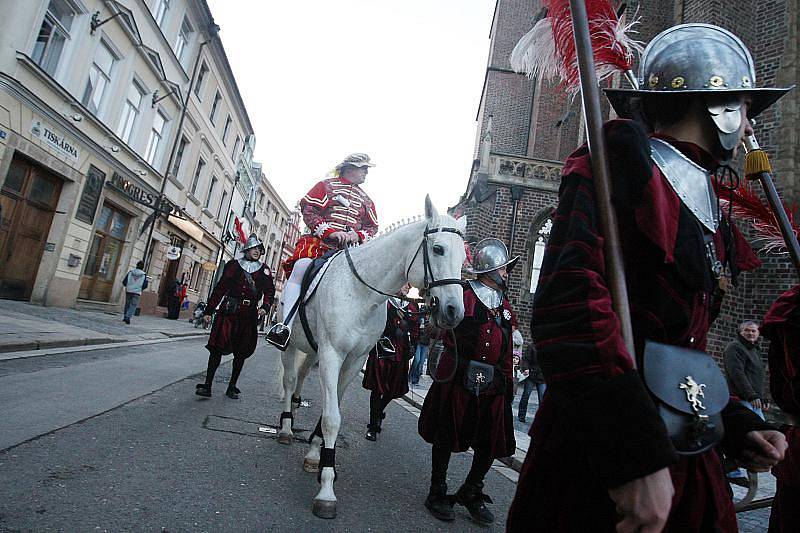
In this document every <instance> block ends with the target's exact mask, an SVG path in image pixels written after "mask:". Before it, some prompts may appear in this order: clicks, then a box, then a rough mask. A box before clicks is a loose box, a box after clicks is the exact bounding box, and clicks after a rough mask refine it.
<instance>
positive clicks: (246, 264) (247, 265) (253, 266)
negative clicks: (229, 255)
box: [239, 257, 264, 274]
mask: <svg viewBox="0 0 800 533" xmlns="http://www.w3.org/2000/svg"><path fill="white" fill-rule="evenodd" d="M239 266H240V267H242V270H244V271H245V272H247V273H248V274H252V273H253V272H255V271H257V270H259V269H260V268H261V267H262V266H264V264H263V263H262V262H261V261H249V260H247V259H245V258H244V257H242V258H241V259H239Z"/></svg>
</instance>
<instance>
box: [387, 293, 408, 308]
mask: <svg viewBox="0 0 800 533" xmlns="http://www.w3.org/2000/svg"><path fill="white" fill-rule="evenodd" d="M389 302H390V303H391V304H392V305H393V306H395V307H396V308H397V309H405V308H406V307H408V302H407V301H405V300H401V299H400V298H395V297H394V296H392V297H391V298H389Z"/></svg>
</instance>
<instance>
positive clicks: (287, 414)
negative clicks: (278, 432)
mask: <svg viewBox="0 0 800 533" xmlns="http://www.w3.org/2000/svg"><path fill="white" fill-rule="evenodd" d="M287 418H288V419H289V420H291V421H292V424H291V427H292V428H294V415H293V414H292V412H291V411H284V412H282V413H281V422H280V424H279V425H280V426H281V427H283V421H284V420H286V419H287Z"/></svg>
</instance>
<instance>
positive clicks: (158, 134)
mask: <svg viewBox="0 0 800 533" xmlns="http://www.w3.org/2000/svg"><path fill="white" fill-rule="evenodd" d="M166 124H167V117H165V116H164V115H163V114H162V113H161V111H159V112H157V113H156V116H155V118H154V119H153V127H152V128H151V129H150V138H149V139H147V150H145V152H144V158H145V160H147V162H148V163H150V164H151V165H153V164H155V160H156V155H157V154H158V147H159V146H160V145H161V139H162V138H163V137H164V126H165V125H166Z"/></svg>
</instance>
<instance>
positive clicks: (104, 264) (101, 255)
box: [79, 204, 130, 302]
mask: <svg viewBox="0 0 800 533" xmlns="http://www.w3.org/2000/svg"><path fill="white" fill-rule="evenodd" d="M129 220H130V219H129V217H128V216H127V215H125V214H124V213H122V212H120V211H118V210H117V209H116V208H114V207H112V206H110V205H108V204H104V205H103V207H102V209H101V210H100V214H99V216H98V217H97V224H96V226H95V233H94V236H93V238H92V245H91V247H90V249H89V254H88V256H87V257H86V263H85V266H84V270H83V278H82V279H81V289H80V293H79V297H80V298H84V299H88V300H97V301H104V302H107V301H109V300H110V299H111V293H112V292H113V289H114V283H115V278H116V274H117V270H118V268H119V260H120V257H121V256H122V251H123V248H124V245H125V237H126V235H127V231H128V223H129Z"/></svg>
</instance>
